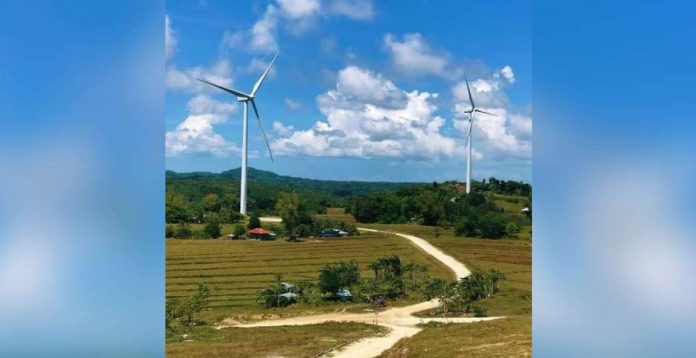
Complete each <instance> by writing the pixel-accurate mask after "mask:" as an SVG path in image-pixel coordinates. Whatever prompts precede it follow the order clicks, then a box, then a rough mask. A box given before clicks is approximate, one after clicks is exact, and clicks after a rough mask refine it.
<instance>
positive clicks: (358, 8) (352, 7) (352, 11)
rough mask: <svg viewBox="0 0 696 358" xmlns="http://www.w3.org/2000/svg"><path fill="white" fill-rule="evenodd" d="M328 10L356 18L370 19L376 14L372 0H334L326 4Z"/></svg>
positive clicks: (331, 12) (335, 13)
mask: <svg viewBox="0 0 696 358" xmlns="http://www.w3.org/2000/svg"><path fill="white" fill-rule="evenodd" d="M326 9H327V12H328V13H330V14H334V15H342V16H346V17H349V18H351V19H354V20H369V19H372V18H373V17H374V16H375V9H374V6H373V5H372V1H371V0H333V1H329V2H328V3H327V4H326Z"/></svg>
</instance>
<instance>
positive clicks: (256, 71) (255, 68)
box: [240, 58, 276, 78]
mask: <svg viewBox="0 0 696 358" xmlns="http://www.w3.org/2000/svg"><path fill="white" fill-rule="evenodd" d="M270 63H271V61H270V59H269V60H262V59H259V58H254V59H252V60H251V62H250V63H249V64H248V65H247V66H245V67H243V68H241V69H240V72H241V73H246V74H251V75H255V76H261V74H262V73H263V71H265V70H266V68H267V67H268V65H269V64H270ZM275 76H276V68H275V66H274V67H271V70H270V71H268V77H269V78H273V77H275Z"/></svg>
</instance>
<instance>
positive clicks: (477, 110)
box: [475, 108, 498, 117]
mask: <svg viewBox="0 0 696 358" xmlns="http://www.w3.org/2000/svg"><path fill="white" fill-rule="evenodd" d="M475 111H476V112H479V113H485V114H488V115H491V116H494V117H498V115H497V114H495V113H491V112H486V111H482V110H480V109H478V108H476V109H475Z"/></svg>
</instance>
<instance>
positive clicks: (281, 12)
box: [222, 0, 374, 52]
mask: <svg viewBox="0 0 696 358" xmlns="http://www.w3.org/2000/svg"><path fill="white" fill-rule="evenodd" d="M329 16H342V17H348V18H350V19H353V20H366V19H370V18H372V17H373V16H374V8H373V6H372V0H332V1H326V0H275V1H274V2H273V3H271V4H269V5H268V6H266V9H265V10H264V12H263V15H261V17H260V18H259V19H258V20H257V21H256V22H255V23H254V25H253V26H252V27H251V29H249V30H248V31H242V32H237V33H225V36H224V37H223V42H222V43H223V46H226V47H230V48H231V47H239V46H242V45H246V44H247V43H248V44H249V46H250V49H251V50H252V51H258V52H275V51H278V49H279V45H278V31H279V28H280V27H281V26H282V28H283V29H284V30H286V32H288V33H291V34H293V35H301V34H303V33H305V32H306V31H308V30H309V29H312V28H314V27H316V26H315V25H316V24H317V23H318V21H319V20H320V19H322V18H326V17H329Z"/></svg>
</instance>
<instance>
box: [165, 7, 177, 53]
mask: <svg viewBox="0 0 696 358" xmlns="http://www.w3.org/2000/svg"><path fill="white" fill-rule="evenodd" d="M176 45H177V38H176V34H175V33H174V30H173V29H172V21H171V19H170V18H169V15H165V16H164V50H165V58H166V59H167V60H169V59H170V58H172V56H174V53H175V52H176Z"/></svg>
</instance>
